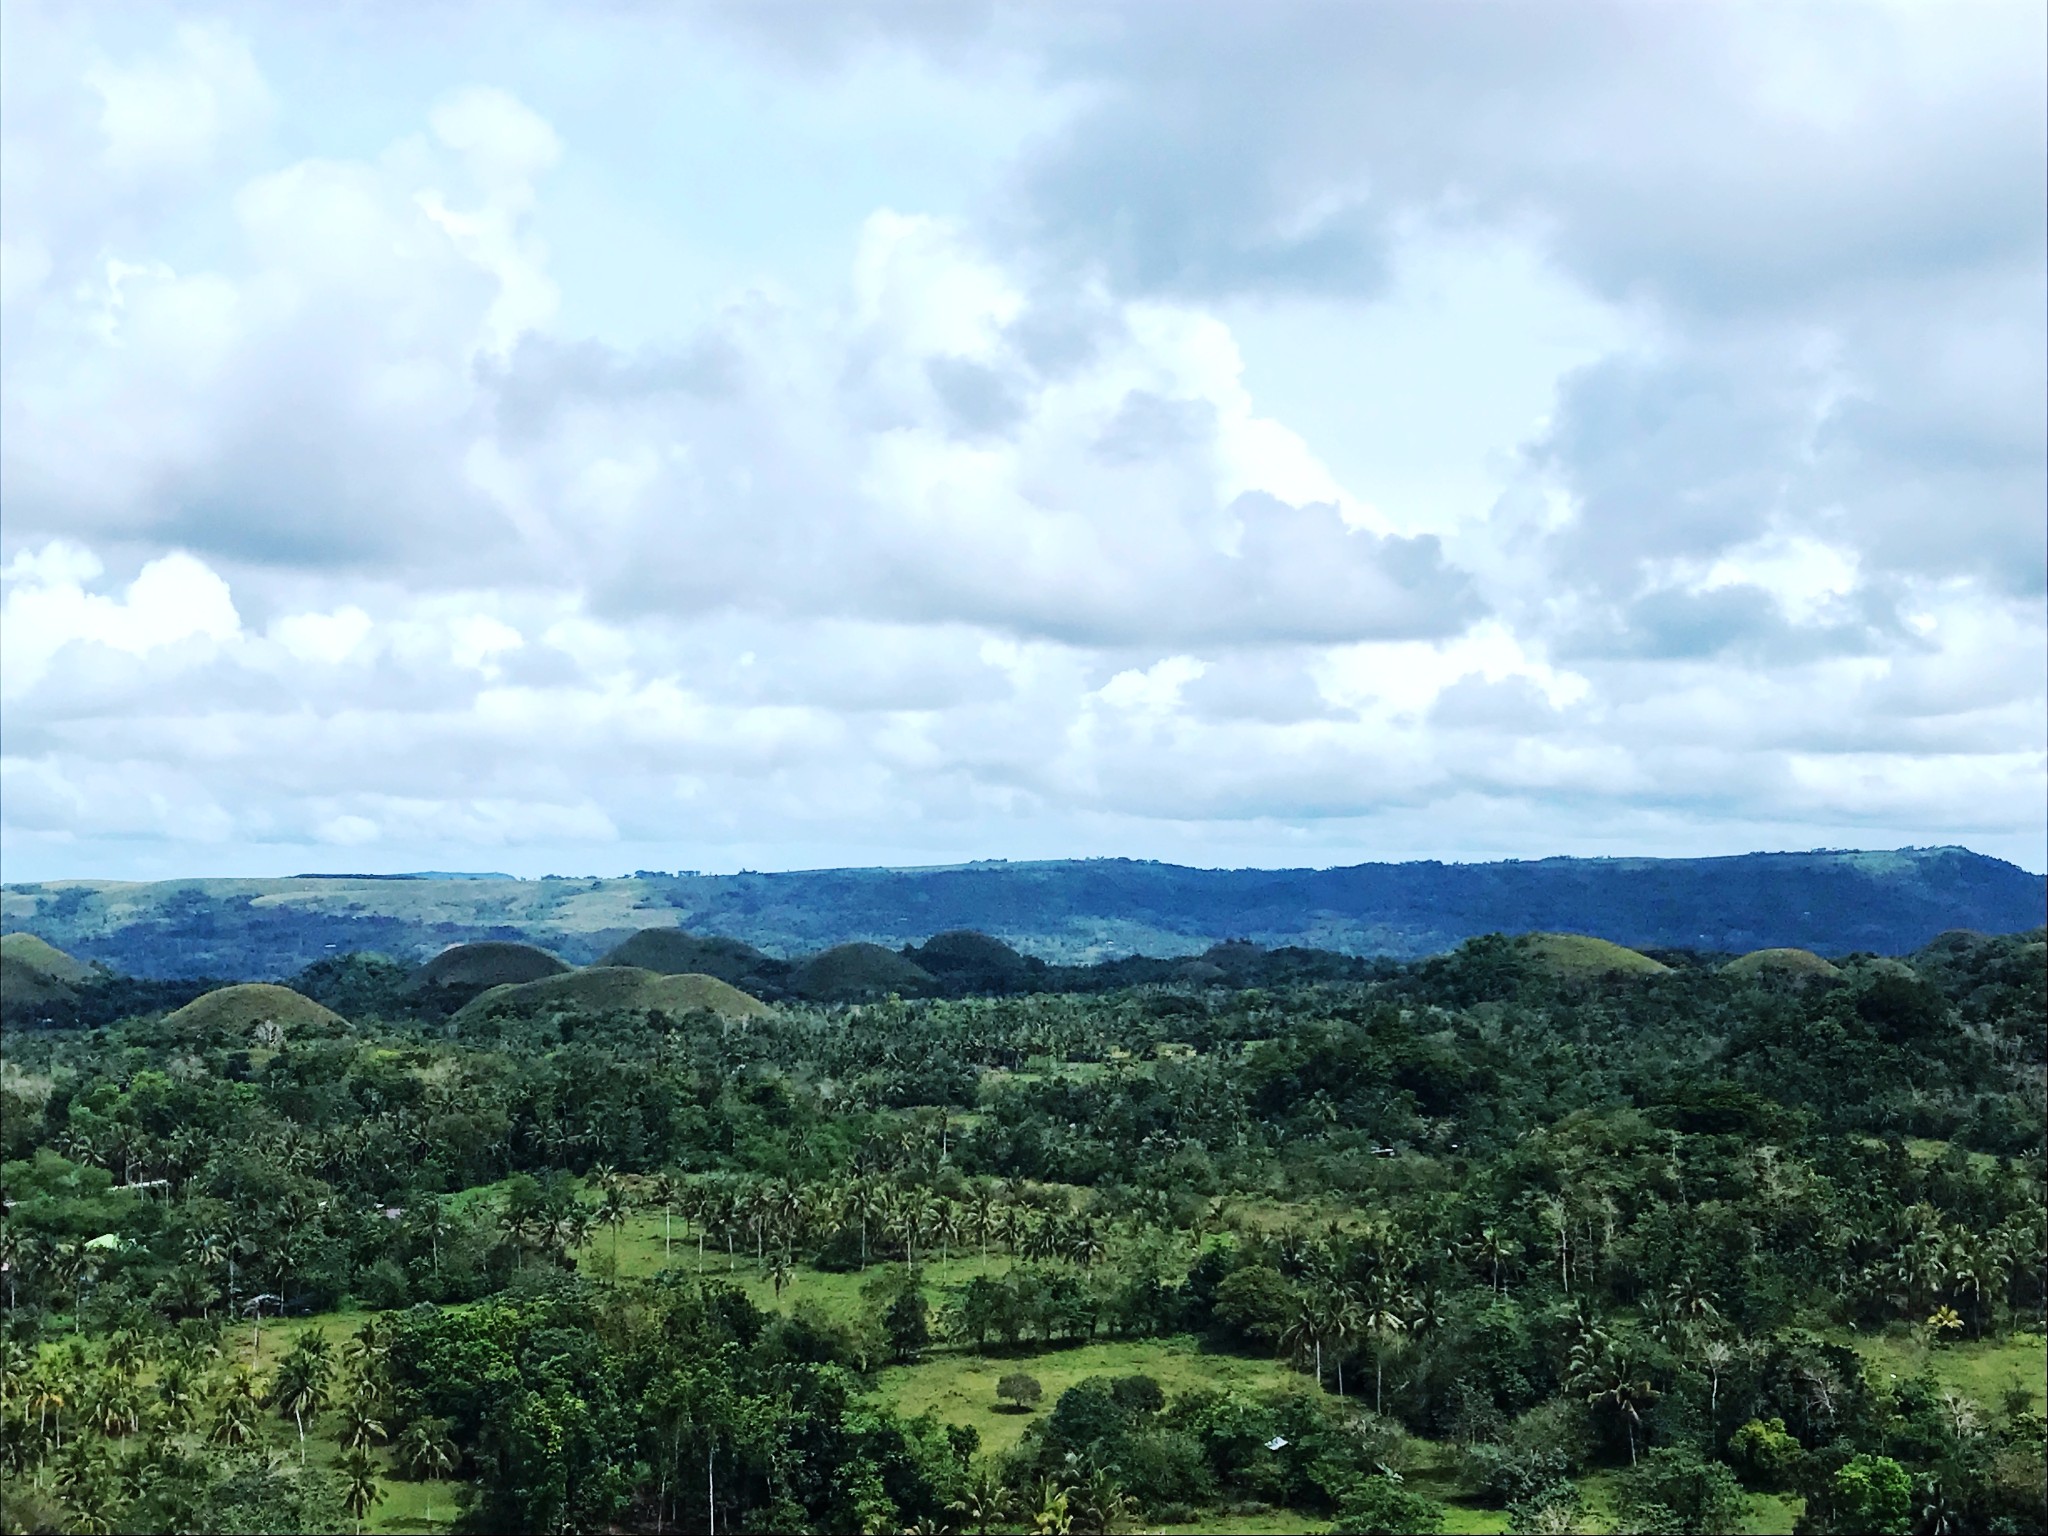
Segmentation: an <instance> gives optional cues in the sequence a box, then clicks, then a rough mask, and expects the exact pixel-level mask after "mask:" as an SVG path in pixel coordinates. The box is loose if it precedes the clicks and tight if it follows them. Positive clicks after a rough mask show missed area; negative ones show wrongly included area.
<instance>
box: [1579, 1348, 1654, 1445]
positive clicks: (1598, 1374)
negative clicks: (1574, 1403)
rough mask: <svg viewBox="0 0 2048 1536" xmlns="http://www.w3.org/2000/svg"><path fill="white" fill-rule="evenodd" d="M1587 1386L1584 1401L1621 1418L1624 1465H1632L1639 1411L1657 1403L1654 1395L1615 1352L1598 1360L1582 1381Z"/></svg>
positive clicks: (1639, 1417)
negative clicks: (1625, 1449) (1624, 1439)
mask: <svg viewBox="0 0 2048 1536" xmlns="http://www.w3.org/2000/svg"><path fill="white" fill-rule="evenodd" d="M1582 1379H1583V1380H1585V1381H1586V1382H1587V1383H1588V1384H1589V1385H1590V1387H1591V1390H1590V1391H1588V1392H1587V1393H1586V1401H1587V1402H1588V1403H1590V1404H1592V1405H1593V1406H1594V1407H1598V1406H1600V1405H1601V1404H1603V1403H1604V1404H1606V1405H1607V1406H1609V1407H1611V1408H1612V1409H1613V1410H1614V1412H1615V1414H1616V1416H1618V1417H1619V1418H1620V1419H1621V1422H1622V1427H1623V1429H1624V1430H1625V1431H1626V1432H1627V1434H1628V1464H1629V1465H1630V1466H1634V1465H1635V1464H1636V1431H1637V1430H1638V1429H1640V1428H1642V1424H1643V1416H1642V1413H1641V1411H1640V1410H1641V1409H1642V1408H1644V1407H1647V1406H1649V1405H1650V1404H1651V1403H1653V1402H1655V1401H1656V1400H1657V1396H1658V1394H1657V1392H1656V1391H1655V1389H1653V1388H1652V1387H1651V1385H1650V1383H1649V1382H1648V1381H1647V1380H1645V1379H1644V1378H1643V1376H1642V1373H1641V1372H1640V1371H1637V1370H1635V1369H1634V1368H1633V1367H1632V1366H1631V1365H1630V1364H1629V1361H1628V1357H1627V1356H1625V1355H1624V1354H1622V1353H1621V1352H1620V1351H1619V1350H1615V1349H1609V1350H1607V1351H1606V1352H1605V1353H1604V1354H1603V1355H1602V1356H1601V1357H1600V1360H1599V1362H1598V1364H1597V1366H1596V1368H1595V1369H1594V1370H1593V1371H1591V1372H1590V1373H1588V1374H1587V1375H1586V1376H1585V1377H1583V1378H1582Z"/></svg>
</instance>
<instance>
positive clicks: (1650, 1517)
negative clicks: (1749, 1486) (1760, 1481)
mask: <svg viewBox="0 0 2048 1536" xmlns="http://www.w3.org/2000/svg"><path fill="white" fill-rule="evenodd" d="M1618 1503H1619V1506H1620V1509H1621V1514H1622V1518H1623V1520H1624V1521H1625V1522H1626V1528H1627V1529H1629V1530H1632V1531H1655V1532H1660V1533H1662V1532H1670V1533H1673V1536H1691V1533H1694V1532H1704V1531H1732V1530H1734V1529H1735V1525H1736V1522H1737V1521H1738V1520H1739V1519H1741V1517H1742V1509H1743V1498H1742V1485H1741V1484H1740V1483H1738V1482H1737V1481H1736V1480H1735V1474H1734V1473H1733V1472H1730V1471H1729V1470H1728V1469H1727V1468H1726V1467H1724V1466H1722V1465H1721V1463H1720V1462H1718V1461H1703V1460H1702V1459H1701V1458H1700V1457H1699V1456H1698V1455H1697V1454H1696V1453H1694V1452H1692V1451H1688V1450H1680V1449H1678V1448H1676V1447H1672V1446H1662V1447H1659V1448H1658V1449H1657V1450H1654V1451H1652V1452H1650V1454H1649V1455H1647V1456H1645V1457H1644V1458H1643V1460H1642V1462H1641V1463H1640V1464H1639V1465H1637V1466H1635V1467H1633V1468H1631V1469H1630V1470H1629V1471H1628V1472H1626V1473H1624V1474H1623V1475H1622V1483H1621V1496H1620V1499H1619V1500H1618Z"/></svg>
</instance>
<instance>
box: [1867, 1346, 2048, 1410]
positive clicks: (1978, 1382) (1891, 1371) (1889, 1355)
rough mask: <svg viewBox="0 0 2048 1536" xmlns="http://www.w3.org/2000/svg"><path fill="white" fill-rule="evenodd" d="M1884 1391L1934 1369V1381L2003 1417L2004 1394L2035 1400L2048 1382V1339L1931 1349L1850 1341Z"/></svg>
mask: <svg viewBox="0 0 2048 1536" xmlns="http://www.w3.org/2000/svg"><path fill="white" fill-rule="evenodd" d="M1849 1342H1850V1343H1852V1344H1853V1345H1854V1347H1855V1350H1856V1352H1857V1353H1858V1354H1859V1355H1861V1356H1862V1357H1863V1359H1864V1362H1865V1364H1866V1365H1867V1366H1868V1367H1869V1369H1870V1373H1871V1377H1872V1379H1873V1381H1874V1382H1875V1383H1876V1384H1877V1385H1879V1386H1882V1385H1883V1384H1884V1383H1885V1382H1886V1381H1887V1380H1888V1379H1889V1378H1890V1377H1893V1376H1898V1377H1902V1378H1903V1377H1911V1376H1917V1375H1919V1374H1920V1372H1921V1371H1922V1370H1925V1369H1927V1368H1929V1367H1931V1368H1932V1369H1933V1371H1934V1379H1935V1380H1936V1381H1938V1382H1940V1383H1941V1384H1942V1386H1943V1387H1945V1388H1947V1389H1948V1390H1950V1391H1952V1392H1956V1393H1959V1394H1960V1395H1961V1396H1963V1397H1966V1398H1969V1399H1970V1400H1971V1401H1972V1402H1974V1403H1975V1404H1976V1405H1977V1406H1978V1407H1979V1408H1980V1409H1982V1410H1983V1411H1984V1413H1985V1414H1986V1415H1987V1416H1992V1417H2003V1416H2004V1412H2005V1408H2004V1404H2005V1394H2006V1392H2007V1391H2008V1390H2010V1389H2012V1388H2014V1387H2020V1388H2024V1389H2026V1390H2027V1391H2030V1392H2032V1393H2033V1394H2034V1407H2035V1409H2036V1410H2038V1409H2039V1408H2040V1406H2041V1396H2042V1392H2041V1388H2042V1383H2043V1382H2044V1381H2048V1337H2044V1336H2043V1335H2041V1334H2038V1333H2015V1334H2013V1335H2011V1336H2010V1337H2008V1338H2003V1339H1967V1340H1959V1341H1958V1342H1956V1343H1952V1344H1942V1345H1938V1346H1930V1345H1929V1344H1928V1343H1927V1341H1926V1339H1925V1338H1924V1337H1922V1336H1920V1335H1919V1334H1917V1333H1915V1334H1906V1335H1900V1334H1891V1333H1881V1334H1859V1335H1857V1336H1856V1337H1854V1338H1853V1339H1851V1340H1850V1341H1849Z"/></svg>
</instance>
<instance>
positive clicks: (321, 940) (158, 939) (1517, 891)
mask: <svg viewBox="0 0 2048 1536" xmlns="http://www.w3.org/2000/svg"><path fill="white" fill-rule="evenodd" d="M2044 903H2048V880H2044V878H2043V877H2042V876H2041V875H2038V874H2034V873H2032V872H2030V871H2028V870H2024V869H2021V868H2020V867H2018V866H2017V865H2014V864H2009V863H2006V862H2005V861H2003V860H2001V859H1994V858H1989V857H1986V856H1985V855H1983V854H1978V853H1973V852H1971V851H1970V850H1969V849H1967V848H1902V849H1895V850H1889V851H1849V850H1817V851H1814V852H1808V853H1748V854H1737V855H1732V856H1728V857H1721V858H1704V859H1640V858H1613V859H1581V858H1551V859H1530V860H1508V861H1503V862H1495V863H1473V864H1445V863H1439V862H1437V861H1434V860H1417V861H1413V862H1409V863H1400V864H1393V863H1383V864H1357V865H1352V866H1349V867H1341V868H1335V869H1190V868H1185V867H1182V866H1179V865H1174V864H1162V863H1157V862H1154V861H1151V860H1144V859H1049V860H1037V861H1020V862H1017V863H1006V862H1004V861H1001V860H990V861H983V862H978V863H974V864H964V865H956V866H949V867H936V868H929V869H816V870H787V871H781V872H775V873H752V872H741V873H738V874H729V875H701V874H697V873H695V872H694V871H689V870H675V871H663V870H639V871H636V872H635V873H634V874H633V875H631V876H621V877H618V878H612V879H599V878H595V877H592V878H587V879H561V878H555V877H552V876H550V877H548V878H545V879H540V880H515V879H513V878H511V877H510V876H504V875H478V876H473V877H456V876H448V875H435V874H422V875H417V876H400V877H392V876H371V875H349V874H326V875H304V876H299V877H296V878H292V879H267V880H232V879H194V880H167V881H160V882H155V883H150V884H134V883H126V882H117V881H87V880H65V881H52V882H48V883H42V884H17V885H9V886H6V887H4V888H0V927H4V928H5V929H6V930H8V931H16V930H19V931H23V932H32V933H35V934H37V935H39V936H40V937H42V938H45V939H48V940H49V941H50V942H51V943H53V944H56V945H58V946H60V947H61V948H63V949H66V950H68V951H70V952H71V953H72V954H74V955H77V956H78V957H79V958H80V959H83V960H88V961H102V962H105V963H106V964H108V965H110V966H112V967H113V968H114V969H116V970H118V971H121V972H123V973H125V974H128V975H132V976H139V977H153V978H170V977H194V976H226V977H237V978H254V977H261V978H264V979H282V978H284V977H287V976H290V975H291V974H293V973H294V972H296V971H298V970H299V969H301V968H302V967H304V966H306V965H308V964H310V963H312V962H313V961H315V960H319V959H323V958H326V957H327V956H328V955H331V954H345V953H348V952H350V951H358V950H376V951H380V952H382V953H385V954H391V955H396V956H399V957H401V958H406V959H424V958H425V957H426V956H427V955H430V954H432V953H433V952H434V951H436V950H438V949H440V948H442V947H443V946H445V945H448V944H454V943H461V942H468V941H473V940H478V939H513V940H523V941H525V942H527V943H532V944H538V945H541V946H542V947H544V948H547V949H550V950H553V951H555V952H556V953H558V954H560V955H562V956H563V957H564V958H566V959H569V960H572V961H574V962H576V963H579V964H583V963H588V962H590V961H592V960H595V959H596V958H597V957H598V956H600V955H602V954H603V953H604V952H605V951H606V950H608V949H610V948H611V947H612V946H613V945H614V944H617V943H618V942H619V941H620V940H621V939H623V938H625V937H627V936H628V935H630V934H632V933H634V932H636V931H638V930H640V929H643V928H646V927H649V926H653V925H659V924H662V923H673V924H676V925H678V926H680V927H683V928H687V929H695V930H697V931H700V932H714V933H721V934H728V935H731V936H732V937H734V938H736V939H740V940H744V941H745V942H747V943H749V944H752V945H756V946H758V947H759V948H761V949H762V950H763V951H765V952H766V953H768V954H770V955H773V956H776V957H778V958H781V959H785V960H790V961H795V960H798V959H800V958H801V957H803V956H804V955H807V954H810V953H813V952H815V951H818V950H822V949H827V948H830V947H831V946H833V945H837V944H844V943H848V942H854V941H867V942H874V943H879V944H884V945H887V946H889V947H890V948H897V947H900V946H902V945H904V944H906V943H911V942H914V941H916V940H918V939H921V938H922V937H924V936H925V935H927V934H933V933H939V932H943V931H945V930H948V929H959V928H965V929H976V930H979V931H981V932H984V933H988V934H993V935H995V936H996V937H998V938H1001V939H1003V940H1005V941H1006V942H1008V943H1009V944H1011V945H1013V946H1015V947H1016V948H1018V949H1020V950H1022V951H1024V952H1025V953H1027V954H1030V955H1033V956H1036V957H1037V958H1039V959H1041V960H1044V961H1046V962H1049V963H1052V964H1058V965H1066V966H1085V965H1089V964H1091V963H1093V962H1095V961H1099V960H1103V959H1114V958H1123V957H1130V956H1135V955H1151V956H1170V955H1171V956H1182V957H1185V956H1188V955H1192V954H1197V953H1199V952H1200V951H1201V950H1203V949H1204V948H1206V947H1207V946H1208V945H1209V944H1211V943H1213V942H1215V941H1217V940H1219V939H1225V938H1231V937H1238V938H1246V939H1251V940H1254V941H1256V942H1258V943H1261V944H1264V945H1267V946H1269V947H1280V946H1287V945H1301V946H1305V947H1313V948H1315V949H1318V950H1322V951H1326V952H1333V953H1338V954H1346V955H1354V956H1371V955H1388V956H1393V957H1396V958H1403V959H1419V958H1423V957H1426V956H1429V955H1433V954H1439V953H1442V952H1443V951H1446V950H1449V949H1452V948H1455V947H1456V946H1457V945H1459V944H1461V943H1463V942H1464V941H1465V940H1467V939H1470V938H1475V937H1478V936H1480V935H1483V934H1487V933H1494V932H1508V933H1520V932H1526V931H1530V930H1543V929H1552V928H1569V929H1571V930H1572V931H1573V932H1575V933H1587V934H1596V935H1598V936H1600V937H1601V938H1605V939H1609V940H1612V941H1613V942H1615V943H1617V944H1627V945H1632V946H1635V947H1637V948H1642V947H1645V946H1649V947H1656V946H1675V947H1683V948H1693V949H1700V950H1715V951H1726V952H1729V953H1736V954H1739V953H1742V952H1744V951H1748V950H1755V949H1761V948H1766V947H1770V946H1775V945H1797V946H1800V947H1803V948H1806V949H1813V950H1818V951H1820V952H1821V953H1823V954H1839V953H1842V952H1844V951H1851V950H1868V951H1874V952H1876V953H1879V954H1905V953H1907V952H1909V951H1912V950H1916V949H1919V948H1920V947H1921V946H1923V945H1925V944H1926V943H1928V942H1929V941H1930V940H1932V939H1933V938H1934V937H1935V936H1936V935H1937V934H1939V933H1941V932H1942V931H1944V930H1945V929H1951V928H1966V929H1974V930H1977V931H1980V932H1986V933H2003V932H2007V931H2010V930H2014V929H2022V928H2030V927H2032V926H2034V925H2035V924H2037V923H2039V922H2040V921H2041V920H2042V916H2043V912H2044Z"/></svg>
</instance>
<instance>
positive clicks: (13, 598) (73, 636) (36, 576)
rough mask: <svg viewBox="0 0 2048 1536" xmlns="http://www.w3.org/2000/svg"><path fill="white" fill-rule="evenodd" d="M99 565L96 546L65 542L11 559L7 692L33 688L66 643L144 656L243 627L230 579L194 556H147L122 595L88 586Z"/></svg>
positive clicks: (3, 632)
mask: <svg viewBox="0 0 2048 1536" xmlns="http://www.w3.org/2000/svg"><path fill="white" fill-rule="evenodd" d="M101 570H102V567H101V565H100V562H99V559H98V557H97V556H95V555H94V554H92V552H91V551H89V550H85V549H82V548H79V547H78V546H75V545H68V544H62V543H54V544H50V545H46V546H44V548H43V549H41V550H40V551H33V552H30V551H24V552H23V553H21V554H19V555H17V556H16V557H15V558H14V559H13V560H12V561H10V562H9V564H8V566H7V569H6V571H5V577H4V579H5V581H6V584H7V591H6V597H5V599H4V606H0V655H4V657H5V663H4V672H0V676H4V678H5V686H4V693H5V695H6V697H8V698H16V697H19V696H21V695H23V694H25V693H27V692H29V691H30V690H31V689H33V688H34V687H35V686H36V684H37V683H39V682H40V681H41V680H42V679H43V677H44V675H45V673H46V672H47V671H48V670H49V666H50V662H51V660H52V658H53V657H55V656H56V655H57V653H58V652H59V651H61V650H62V649H63V648H64V647H65V646H67V645H72V644H75V643H83V644H88V645H103V646H106V647H108V648H110V649H112V650H117V651H126V652H127V653H129V654H130V655H133V656H143V655H146V654H148V653H149V652H151V651H154V650H157V649H159V648H161V647H164V646H170V645H175V644H177V643H178V642H179V641H182V640H194V639H197V640H209V641H217V642H220V641H229V640H232V639H234V638H235V637H236V636H237V635H239V634H240V632H241V620H240V618H239V616H238V615H237V614H236V612H235V604H234V599H233V597H232V595H231V594H230V593H229V591H228V585H227V583H226V582H225V581H223V580H221V578H220V577H219V576H218V575H217V574H216V573H215V572H214V571H212V570H211V569H209V568H208V567H207V566H206V565H204V564H203V563H202V562H200V561H198V560H195V559H193V558H192V557H191V556H190V555H187V554H182V553H179V554H169V555H164V556H161V557H160V558H158V559H155V560H152V561H150V562H149V563H148V564H146V565H145V566H143V568H142V570H141V571H140V572H139V573H138V574H137V575H136V577H135V579H134V580H133V581H132V582H130V583H129V584H128V587H127V590H126V591H125V592H123V593H122V594H121V595H120V596H119V597H110V596H107V595H104V594H101V593H96V592H88V591H86V590H85V583H87V582H89V581H91V580H93V579H94V578H96V577H98V576H99V575H100V574H101Z"/></svg>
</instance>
